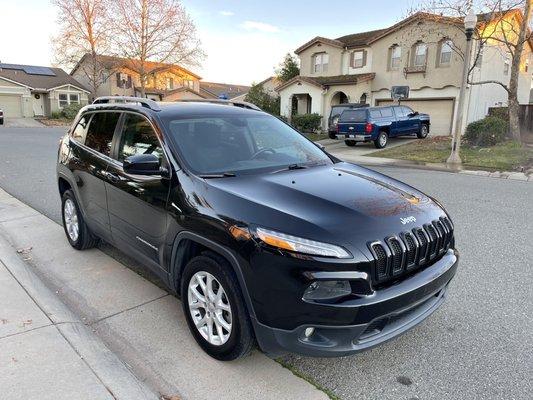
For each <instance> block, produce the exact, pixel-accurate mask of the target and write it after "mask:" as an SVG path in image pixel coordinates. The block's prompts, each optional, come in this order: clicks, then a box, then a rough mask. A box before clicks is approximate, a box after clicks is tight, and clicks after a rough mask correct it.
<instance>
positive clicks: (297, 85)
mask: <svg viewBox="0 0 533 400" xmlns="http://www.w3.org/2000/svg"><path fill="white" fill-rule="evenodd" d="M362 75H364V76H362ZM362 75H357V76H355V75H346V76H341V77H319V78H310V77H304V76H297V77H295V78H293V79H291V80H290V81H288V82H285V83H284V84H283V85H280V86H278V87H277V88H276V91H277V92H278V93H279V94H280V100H281V109H280V113H281V115H282V116H284V117H286V118H287V119H288V120H289V121H290V119H291V117H292V116H293V115H301V114H312V113H316V114H319V115H320V116H322V121H321V126H322V129H323V130H326V129H327V124H328V117H329V114H330V111H331V107H332V106H333V105H337V104H344V103H368V102H369V101H371V99H370V96H371V89H370V82H371V80H372V79H373V74H362Z"/></svg>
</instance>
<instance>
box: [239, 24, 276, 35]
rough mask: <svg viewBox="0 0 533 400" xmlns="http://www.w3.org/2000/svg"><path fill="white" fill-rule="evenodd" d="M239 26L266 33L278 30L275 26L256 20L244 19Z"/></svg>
mask: <svg viewBox="0 0 533 400" xmlns="http://www.w3.org/2000/svg"><path fill="white" fill-rule="evenodd" d="M241 27H242V28H244V29H246V30H248V31H252V30H256V31H260V32H266V33H277V32H279V31H280V29H279V28H278V27H277V26H274V25H270V24H267V23H265V22H258V21H244V23H243V24H241Z"/></svg>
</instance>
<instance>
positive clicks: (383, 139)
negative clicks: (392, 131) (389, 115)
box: [374, 131, 389, 149]
mask: <svg viewBox="0 0 533 400" xmlns="http://www.w3.org/2000/svg"><path fill="white" fill-rule="evenodd" d="M388 142H389V135H387V132H385V131H380V132H379V134H378V137H377V138H376V140H374V146H376V149H382V148H384V147H386V146H387V143H388Z"/></svg>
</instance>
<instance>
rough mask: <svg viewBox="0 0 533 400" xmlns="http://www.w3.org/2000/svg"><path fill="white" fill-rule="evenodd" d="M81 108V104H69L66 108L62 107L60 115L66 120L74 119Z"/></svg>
mask: <svg viewBox="0 0 533 400" xmlns="http://www.w3.org/2000/svg"><path fill="white" fill-rule="evenodd" d="M82 107H83V106H82V105H81V104H69V105H68V106H65V107H63V109H62V110H61V115H62V117H63V118H66V119H74V118H75V117H76V115H77V114H78V111H80V108H82Z"/></svg>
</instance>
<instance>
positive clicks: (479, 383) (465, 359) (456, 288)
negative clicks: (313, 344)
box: [0, 128, 533, 400]
mask: <svg viewBox="0 0 533 400" xmlns="http://www.w3.org/2000/svg"><path fill="white" fill-rule="evenodd" d="M21 132H22V134H20V133H21ZM59 136H60V132H59V131H58V130H52V129H49V128H48V129H46V130H43V129H35V130H25V131H22V130H15V129H11V130H10V129H3V130H2V129H0V186H2V187H3V188H4V189H6V190H7V191H9V192H10V193H12V194H13V195H15V196H16V197H18V198H19V199H21V200H23V201H24V202H26V203H28V204H30V205H32V206H33V207H35V208H37V209H38V210H39V211H41V212H43V213H44V214H45V215H47V216H50V217H51V218H52V219H54V220H56V221H59V218H60V215H59V212H58V210H59V197H58V196H57V193H56V190H57V189H56V182H55V175H54V170H55V158H56V154H57V140H58V138H59ZM401 140H403V139H398V140H395V141H394V142H400V141H401ZM409 140H411V139H409ZM391 143H393V141H391ZM342 146H344V144H342ZM366 147H367V146H366V145H364V148H366ZM361 149H363V145H361ZM368 150H369V151H370V150H374V149H373V146H372V147H370V145H368ZM347 151H358V147H355V148H347ZM374 169H376V170H379V171H380V172H384V173H386V174H388V175H391V176H392V177H394V178H397V179H400V180H403V181H406V182H407V183H408V184H411V185H413V186H415V187H418V188H420V189H421V190H423V191H425V192H426V193H428V194H429V195H432V196H435V197H436V198H438V199H439V200H441V201H442V202H443V204H444V205H445V206H446V208H447V209H448V211H449V212H450V214H451V216H452V217H453V219H454V222H455V227H456V240H457V247H458V249H459V251H460V253H461V261H460V266H459V270H458V273H457V276H456V277H455V279H454V280H453V281H452V283H451V288H450V291H449V296H448V299H447V301H446V302H445V304H444V305H443V306H442V307H441V309H440V310H438V311H437V312H436V313H435V314H434V315H432V316H431V318H429V319H428V320H427V321H426V322H424V323H423V324H422V325H420V326H418V327H417V328H415V329H413V330H412V331H410V332H409V333H407V334H405V335H403V336H402V337H400V338H398V339H396V340H394V341H392V342H389V343H387V344H385V345H382V346H380V347H378V348H376V349H373V350H371V351H368V352H366V353H362V354H360V355H356V356H351V357H344V358H337V359H323V358H319V359H315V358H306V357H300V356H286V357H284V359H283V360H284V361H285V362H286V363H288V364H289V365H290V366H291V368H293V369H294V370H295V371H296V372H297V373H300V374H303V375H304V376H306V377H308V378H309V379H310V380H312V381H314V382H316V383H318V384H319V385H321V386H323V387H325V388H327V389H329V390H330V391H331V392H332V393H334V394H335V395H337V396H338V397H339V398H341V399H350V400H351V399H353V400H355V399H445V398H454V399H503V398H505V399H511V398H512V399H530V398H531V393H533V380H532V379H531V371H532V369H533V335H532V332H533V318H531V315H533V286H532V271H531V268H532V267H533V264H532V254H533V242H532V241H531V237H533V224H532V222H531V221H533V208H532V207H531V199H532V198H533V184H531V182H519V181H510V180H503V179H496V178H488V177H481V176H470V175H463V174H453V173H447V172H436V171H422V170H414V169H401V168H383V167H379V168H374ZM354 229H356V228H354ZM109 251H110V252H112V251H114V250H109ZM115 253H116V254H114V255H113V256H114V257H115V258H117V257H121V260H122V262H124V263H125V264H126V265H127V266H128V267H130V268H132V266H135V265H136V264H135V261H134V260H131V259H129V258H127V257H126V256H124V255H121V253H119V252H117V251H116V250H115ZM134 269H137V271H139V272H141V273H143V274H146V272H144V271H143V269H142V267H140V266H138V265H137V266H136V268H134ZM145 276H147V277H148V279H151V280H153V277H151V276H149V274H147V275H145ZM162 310H163V311H162ZM164 311H165V309H164V308H163V309H158V310H153V314H150V315H152V316H153V317H154V319H155V320H158V319H159V318H163V319H164V318H165V317H164V316H163V314H160V313H162V312H164ZM116 323H117V324H123V326H124V327H125V328H124V329H125V330H127V326H128V320H124V321H122V320H120V319H117V320H116ZM152 323H153V321H152V322H151V321H143V324H142V325H140V326H144V327H146V329H148V328H149V327H150V324H152ZM165 329H167V328H165ZM168 329H169V332H171V331H172V329H174V328H173V327H172V326H169V327H168ZM143 333H144V332H142V331H138V332H135V333H132V335H138V336H139V337H142V336H143ZM137 340H138V341H139V346H142V345H143V343H142V341H141V339H139V338H132V342H134V343H137V342H136V341H137ZM157 343H161V346H163V343H164V342H163V341H157ZM166 344H168V345H170V346H174V345H173V344H172V343H170V344H169V343H168V342H166ZM158 350H159V352H163V350H162V348H158ZM199 357H201V356H200V355H199ZM162 366H163V367H164V368H165V369H163V370H162V374H168V373H169V372H168V371H169V369H171V368H173V366H172V361H171V360H170V359H169V360H166V361H165V363H163V364H162ZM235 368H236V370H235V371H236V372H235V374H236V375H235V376H234V378H235V381H236V382H237V381H238V379H237V378H238V374H239V373H242V374H246V370H245V369H239V366H237V367H235ZM166 377H167V378H168V379H173V377H170V376H168V375H167V376H166ZM199 379H201V377H200V378H199Z"/></svg>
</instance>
